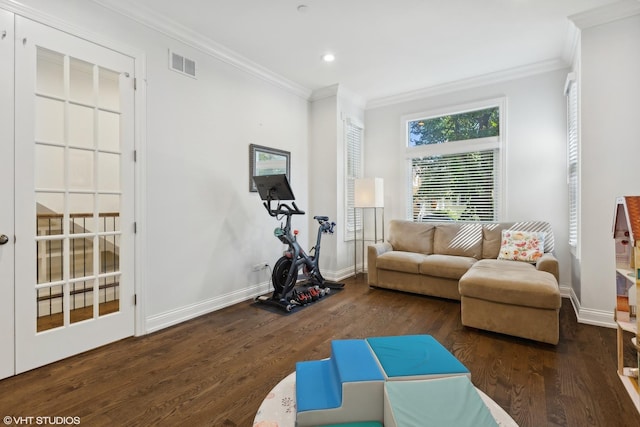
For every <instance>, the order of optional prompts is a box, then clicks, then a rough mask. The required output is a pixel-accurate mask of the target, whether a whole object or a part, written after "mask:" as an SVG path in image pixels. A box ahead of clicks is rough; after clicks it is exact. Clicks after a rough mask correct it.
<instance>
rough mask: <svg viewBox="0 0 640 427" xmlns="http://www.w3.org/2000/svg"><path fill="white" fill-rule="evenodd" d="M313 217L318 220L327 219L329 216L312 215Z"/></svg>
mask: <svg viewBox="0 0 640 427" xmlns="http://www.w3.org/2000/svg"><path fill="white" fill-rule="evenodd" d="M313 219H315V220H318V221H329V217H328V216H317V215H316V216H314V217H313Z"/></svg>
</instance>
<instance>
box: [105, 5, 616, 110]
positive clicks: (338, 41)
mask: <svg viewBox="0 0 640 427" xmlns="http://www.w3.org/2000/svg"><path fill="white" fill-rule="evenodd" d="M95 1H97V2H98V3H100V4H102V5H104V6H106V7H110V8H112V9H115V10H117V11H120V12H123V13H126V14H128V15H130V16H132V17H135V18H136V19H138V20H141V21H143V22H144V23H146V24H147V25H154V26H163V27H164V28H163V29H164V30H165V31H167V29H169V31H175V32H176V33H179V34H181V35H182V37H181V39H182V40H183V41H184V40H185V38H186V39H193V40H198V44H199V45H200V46H202V45H210V47H211V49H212V50H214V51H222V52H224V55H226V56H228V57H233V58H234V60H235V61H239V62H240V63H247V64H250V66H254V68H255V67H258V69H265V70H268V72H269V73H271V74H272V75H273V76H276V78H278V79H283V81H287V82H291V83H292V84H293V85H296V86H299V87H301V88H303V89H304V90H307V91H309V93H310V92H312V91H316V90H318V89H322V88H325V87H328V86H331V85H334V84H337V83H339V84H340V85H341V87H345V88H347V89H348V90H349V91H350V92H353V93H355V94H357V95H358V96H360V97H361V98H362V99H363V100H365V101H371V100H376V99H383V98H385V97H390V96H396V95H399V94H403V93H408V92H411V91H415V90H422V89H427V88H432V87H438V86H441V85H446V84H448V83H452V82H456V81H461V80H466V79H470V78H474V77H478V76H482V75H487V74H492V73H496V72H503V71H506V70H511V69H518V68H522V67H534V66H536V64H552V65H555V66H557V67H560V66H562V65H567V64H568V61H569V60H570V52H571V49H570V47H571V43H572V41H573V40H574V35H575V31H572V29H571V28H572V25H571V24H570V21H569V20H568V18H567V17H568V16H571V15H574V14H578V13H582V12H585V11H588V10H591V9H594V8H597V7H601V6H604V5H608V4H611V3H615V0H393V1H391V0H269V1H267V0H180V1H175V0H136V1H135V2H132V1H131V0H95ZM301 5H304V6H305V7H302V8H300V7H299V6H301ZM171 28H172V29H173V30H171ZM185 35H187V37H185ZM326 52H333V53H334V54H335V56H336V60H335V61H334V62H333V63H325V62H323V61H322V60H321V56H322V55H323V54H324V53H326Z"/></svg>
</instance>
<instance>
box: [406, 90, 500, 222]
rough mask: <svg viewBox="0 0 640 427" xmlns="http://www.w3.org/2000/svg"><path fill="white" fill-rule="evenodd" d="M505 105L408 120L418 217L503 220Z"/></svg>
mask: <svg viewBox="0 0 640 427" xmlns="http://www.w3.org/2000/svg"><path fill="white" fill-rule="evenodd" d="M502 104H503V102H502V101H494V102H492V103H486V104H480V105H474V106H471V108H469V106H467V108H463V107H461V108H460V109H458V110H457V111H453V112H445V114H442V113H436V114H428V113H427V114H421V115H418V116H417V117H416V118H408V119H406V141H407V148H406V152H407V156H406V157H407V163H408V168H409V171H410V173H409V176H410V178H411V179H410V183H409V187H410V188H409V191H408V194H409V204H408V206H409V209H408V210H409V216H410V217H411V218H412V219H413V220H414V221H440V220H456V221H496V220H498V218H499V213H500V203H501V193H500V189H501V186H500V179H501V178H500V177H501V173H500V171H501V163H502V156H501V150H500V147H501V144H502V132H501V128H502V126H501V120H503V114H502V111H503V108H502Z"/></svg>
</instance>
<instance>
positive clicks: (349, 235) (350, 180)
mask: <svg viewBox="0 0 640 427" xmlns="http://www.w3.org/2000/svg"><path fill="white" fill-rule="evenodd" d="M353 128H356V129H359V130H360V141H359V159H357V160H358V165H359V168H358V170H356V171H355V173H354V174H353V175H351V174H350V170H349V160H350V156H351V150H350V144H349V132H350V130H352V129H353ZM343 137H344V208H345V212H344V218H345V221H344V223H345V227H344V229H345V233H344V239H345V241H351V240H354V239H355V235H356V232H357V231H360V230H361V229H362V212H361V211H356V210H355V209H354V207H353V205H354V202H355V193H354V191H353V189H354V187H355V180H356V179H359V178H363V177H364V124H363V123H362V122H360V121H359V120H357V119H354V118H352V117H346V118H345V119H344V120H343ZM354 222H355V223H354Z"/></svg>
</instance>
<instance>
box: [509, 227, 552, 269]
mask: <svg viewBox="0 0 640 427" xmlns="http://www.w3.org/2000/svg"><path fill="white" fill-rule="evenodd" d="M542 255H544V233H543V232H540V231H520V230H502V244H501V246H500V254H499V255H498V259H504V260H512V261H524V262H537V261H538V260H539V259H540V258H541V257H542Z"/></svg>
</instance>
